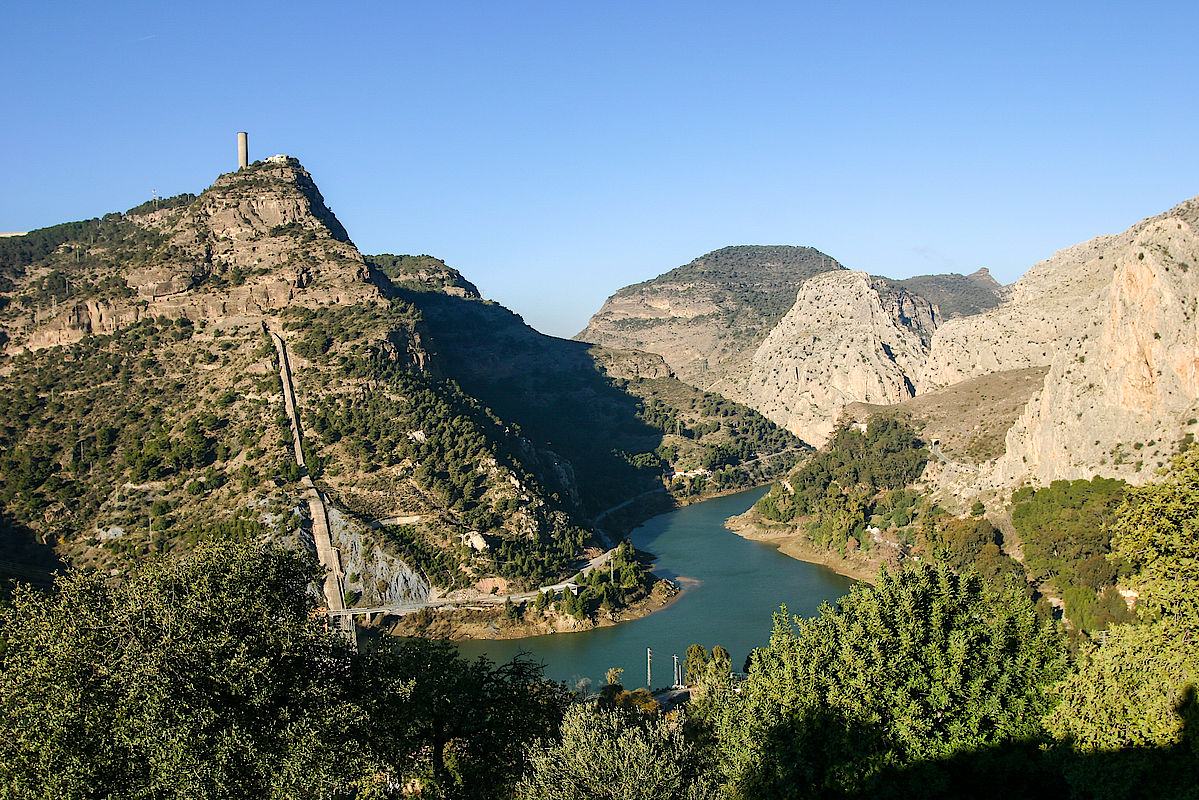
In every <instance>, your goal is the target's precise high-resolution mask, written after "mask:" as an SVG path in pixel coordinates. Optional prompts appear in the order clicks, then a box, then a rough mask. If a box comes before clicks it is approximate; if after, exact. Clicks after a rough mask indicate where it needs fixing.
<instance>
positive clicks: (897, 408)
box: [581, 199, 1199, 506]
mask: <svg viewBox="0 0 1199 800" xmlns="http://www.w3.org/2000/svg"><path fill="white" fill-rule="evenodd" d="M1197 207H1199V200H1195V199H1192V200H1188V201H1186V202H1184V203H1182V204H1180V205H1178V206H1177V207H1175V208H1174V209H1171V210H1170V211H1168V212H1166V213H1164V214H1161V215H1158V216H1155V217H1152V218H1149V219H1147V220H1144V221H1142V222H1140V223H1138V224H1136V225H1134V226H1132V227H1131V228H1129V229H1128V230H1127V231H1125V232H1123V233H1121V234H1118V235H1114V236H1100V237H1097V238H1095V239H1092V240H1090V241H1088V242H1084V243H1082V244H1079V245H1076V246H1074V247H1070V248H1067V249H1065V250H1062V251H1061V252H1059V253H1056V254H1055V255H1054V256H1053V257H1052V258H1049V259H1047V260H1045V261H1043V262H1040V263H1038V264H1036V265H1034V266H1033V267H1032V268H1031V269H1030V270H1029V271H1028V272H1027V273H1026V274H1025V275H1024V276H1023V277H1022V278H1020V280H1019V281H1017V282H1016V283H1015V284H1014V285H1012V286H1011V287H1002V286H1000V285H999V284H997V283H996V282H995V281H994V279H993V278H992V277H991V276H990V274H989V273H988V272H987V271H986V270H979V271H978V272H975V273H974V274H972V275H968V276H962V275H934V276H919V277H915V278H909V279H907V280H903V281H895V280H890V279H886V278H878V277H873V276H870V275H867V274H866V273H864V272H854V271H849V270H843V269H837V270H835V271H828V272H824V273H822V274H817V275H805V276H803V279H802V280H801V285H800V286H799V288H798V290H797V291H796V293H795V297H794V301H793V303H792V305H791V306H790V308H789V310H788V311H787V312H786V313H785V314H783V315H782V316H781V317H778V318H772V321H770V322H769V323H767V322H766V321H764V320H765V318H759V319H758V320H757V321H756V322H755V323H754V324H751V325H749V326H747V327H746V328H745V329H744V330H742V331H739V332H727V333H723V334H715V333H713V332H712V331H711V326H712V325H713V324H714V323H713V322H711V321H709V318H708V317H703V316H700V317H697V319H699V320H700V321H699V322H698V323H696V324H694V325H693V326H692V327H693V330H691V329H690V328H689V326H691V323H688V322H687V321H686V318H685V317H684V316H683V315H681V314H678V315H676V316H675V317H674V318H673V321H672V322H671V324H670V325H669V326H668V327H669V330H670V331H671V337H672V338H671V339H669V340H667V339H666V338H665V337H659V338H658V339H657V340H656V341H651V340H650V337H649V336H642V337H641V341H640V346H642V347H645V348H646V349H650V350H654V351H655V352H659V353H660V354H662V355H663V357H664V358H666V359H667V360H668V361H669V360H670V358H671V357H676V358H677V357H678V354H679V353H680V352H681V350H680V348H679V347H678V346H677V342H682V341H687V340H688V337H693V338H694V339H695V340H699V341H704V342H710V341H715V340H717V339H719V340H720V341H723V342H734V341H738V338H737V337H738V336H740V337H741V341H744V342H746V343H747V345H746V349H744V350H743V351H742V352H740V353H725V354H724V355H723V356H722V358H723V360H722V361H721V363H723V364H726V365H728V364H734V365H739V367H738V368H737V369H732V370H728V371H727V372H726V373H725V374H724V375H723V376H722V379H721V381H720V382H719V384H718V385H719V391H720V392H721V393H722V394H724V395H725V396H728V397H731V398H735V399H737V400H739V401H741V402H743V403H745V404H746V405H749V406H750V407H752V408H755V409H757V410H758V411H761V412H762V413H763V414H765V415H766V416H768V417H769V418H770V419H772V420H773V421H775V422H776V423H778V424H781V425H785V426H786V427H787V428H788V429H789V430H790V431H792V432H793V433H795V434H797V435H798V436H800V437H801V438H803V439H804V440H805V441H808V442H810V443H812V444H816V445H820V444H823V443H824V442H826V441H827V440H828V439H829V437H830V436H831V435H832V433H833V431H834V430H835V429H836V428H837V426H838V425H839V424H841V423H842V422H844V421H845V420H846V419H858V420H860V421H864V420H865V418H867V417H869V416H870V415H872V414H880V413H885V414H888V415H891V416H895V415H898V416H901V417H905V418H907V419H909V420H911V421H913V422H916V423H917V424H918V425H919V426H922V427H923V428H924V430H925V435H926V436H928V437H929V438H937V439H943V440H944V444H945V449H944V451H943V453H944V457H942V458H938V459H935V460H934V461H933V462H932V463H931V464H930V467H929V471H928V473H927V477H929V479H930V480H932V481H933V482H934V484H937V485H939V486H940V487H941V490H942V492H941V497H942V499H945V498H949V499H951V501H952V503H953V504H954V505H955V506H956V505H957V504H958V503H960V502H962V499H963V498H969V499H974V498H975V497H977V496H1000V497H1001V496H1003V495H1004V494H1005V493H1006V492H1009V491H1010V489H1011V488H1012V487H1014V486H1017V485H1020V484H1022V483H1025V482H1031V483H1046V482H1049V481H1053V480H1056V479H1059V478H1070V479H1074V478H1089V477H1091V476H1092V475H1095V474H1101V475H1106V476H1113V477H1119V478H1122V479H1124V480H1128V481H1130V482H1134V483H1142V482H1144V481H1145V480H1147V479H1149V477H1150V476H1151V475H1152V474H1153V470H1154V469H1155V468H1157V467H1160V466H1163V465H1164V464H1165V463H1166V462H1167V460H1168V458H1169V456H1170V454H1172V453H1173V452H1175V450H1176V448H1177V447H1178V444H1179V442H1180V441H1188V440H1189V439H1190V438H1192V437H1193V435H1194V434H1195V433H1196V432H1199V431H1197V429H1196V424H1197V423H1196V419H1197V418H1199V382H1197V381H1199V361H1197V359H1199V356H1197V355H1196V353H1197V352H1199V344H1197V343H1199V328H1197V326H1199V321H1197V319H1196V316H1197V315H1199V284H1197V277H1196V273H1195V272H1194V271H1192V267H1193V265H1195V264H1196V263H1197V259H1199V243H1197V241H1196V237H1195V232H1194V228H1195V225H1196V214H1197V211H1196V209H1197ZM718 252H722V251H718ZM671 274H672V273H667V274H666V275H665V276H662V277H661V278H658V279H655V280H654V281H649V282H647V283H644V284H638V285H636V286H632V287H628V288H627V289H623V290H621V291H620V292H618V293H617V294H616V295H614V296H613V298H611V299H610V300H609V301H608V303H606V304H605V307H604V308H605V310H604V311H602V312H601V314H599V315H597V316H596V318H595V319H594V320H593V323H592V325H591V326H589V327H588V330H587V331H584V333H583V334H581V336H584V337H587V338H598V333H597V331H599V330H610V329H612V328H613V327H614V325H613V322H614V320H616V319H617V311H618V310H620V309H622V308H632V306H631V305H630V304H631V303H635V302H641V303H643V304H648V301H647V300H642V298H648V297H651V296H653V293H654V292H657V293H658V294H659V295H661V294H665V289H664V288H658V284H659V282H665V279H666V277H667V276H669V275H671ZM752 274H753V272H752V269H751V271H750V272H749V273H747V276H746V279H751V278H752ZM737 278H738V276H737V275H735V274H734V275H732V276H729V277H727V278H726V281H725V283H726V284H733V283H736V281H737ZM667 285H669V284H667ZM705 292H709V293H712V296H708V295H707V294H705ZM688 302H689V303H690V307H691V308H694V309H701V308H706V307H707V306H705V305H704V304H705V303H709V305H715V303H716V296H715V293H714V292H713V290H712V289H711V287H710V286H708V287H698V286H697V287H693V289H692V291H691V293H690V294H689V296H688ZM659 305H661V303H659ZM631 315H632V312H631V311H630V312H629V313H628V314H627V316H629V317H630V318H631ZM597 320H598V321H599V322H598V323H597ZM605 326H606V327H605ZM767 326H768V327H767ZM656 327H657V324H656V325H655V327H654V328H651V330H654V329H656ZM664 327H666V326H664ZM755 342H756V343H755ZM680 375H683V376H684V377H688V378H689V379H690V380H692V382H695V380H696V372H695V371H694V370H693V371H692V372H691V373H683V372H682V371H680Z"/></svg>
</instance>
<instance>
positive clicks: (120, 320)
mask: <svg viewBox="0 0 1199 800" xmlns="http://www.w3.org/2000/svg"><path fill="white" fill-rule="evenodd" d="M123 222H124V223H126V224H128V226H129V227H130V229H131V230H134V231H136V230H139V229H141V230H144V231H147V232H149V233H150V234H152V235H153V236H154V237H157V239H159V240H161V241H162V242H163V243H162V244H160V245H159V246H158V247H157V249H155V250H154V251H153V252H151V253H142V252H138V253H137V256H138V258H139V261H138V263H137V265H136V266H131V265H130V266H127V265H125V264H122V263H120V260H119V253H115V252H114V253H111V254H110V253H107V252H106V251H104V250H102V249H101V250H99V251H98V253H99V254H101V255H105V256H106V257H108V258H112V259H113V260H114V261H115V263H114V265H113V269H114V271H115V274H114V275H113V276H112V277H114V278H116V279H117V280H119V281H120V282H122V283H124V284H125V285H126V286H127V287H128V288H129V289H130V290H132V293H133V294H134V296H133V297H127V296H123V295H122V294H120V293H118V294H110V295H108V296H102V295H101V296H96V297H90V298H88V299H86V300H82V301H77V302H73V303H72V302H64V303H57V304H55V305H54V306H53V307H51V308H44V307H43V308H41V309H40V310H37V311H35V312H34V313H32V314H30V315H28V316H27V317H25V318H19V319H16V320H13V321H11V322H9V323H7V324H6V328H7V329H8V331H9V338H10V341H9V342H8V346H7V349H8V350H9V351H10V352H13V351H19V350H22V349H29V350H35V349H38V348H42V347H50V346H56V345H61V344H69V343H71V342H76V341H78V340H79V339H81V338H82V337H84V336H87V335H89V334H98V333H112V332H114V331H116V330H118V329H120V328H122V327H124V326H126V325H130V324H133V323H136V322H138V321H140V320H143V319H147V318H156V317H162V316H165V317H167V318H170V319H177V318H181V317H186V318H188V319H190V320H192V321H193V322H198V321H200V320H223V321H229V320H230V319H231V318H240V320H239V321H240V322H243V323H244V322H254V321H256V320H257V319H260V318H261V317H262V316H264V315H270V314H273V313H276V312H278V311H279V310H281V309H283V308H285V307H287V306H290V305H297V304H298V305H308V306H319V305H346V304H357V303H367V304H370V303H377V302H381V301H382V294H381V293H380V290H379V288H378V287H377V286H376V284H375V282H374V281H373V280H372V276H371V272H370V269H369V267H368V266H367V264H366V263H365V261H364V260H363V258H362V256H361V255H360V254H359V253H358V251H357V249H356V248H355V247H354V245H353V244H352V243H351V242H350V241H349V238H348V237H347V236H346V232H345V229H344V228H343V227H342V225H341V223H340V222H338V221H337V218H336V217H335V216H333V212H332V211H330V210H329V208H328V207H327V206H326V205H325V204H324V200H323V199H322V198H321V195H320V192H319V191H317V189H316V186H315V184H313V182H312V178H311V176H309V174H308V173H307V172H306V171H305V170H304V168H303V167H301V166H300V164H299V162H298V161H296V160H295V159H287V158H285V159H283V160H281V161H272V162H264V163H260V164H256V165H254V166H251V167H249V168H247V169H244V170H241V171H239V172H234V173H229V174H227V175H222V176H220V177H219V178H218V179H217V180H216V182H215V183H213V185H212V186H211V187H210V188H209V189H208V190H207V191H205V192H204V193H203V194H201V195H200V196H199V197H197V198H196V199H195V200H194V201H192V202H191V203H189V204H186V205H183V206H180V207H178V208H173V209H169V210H164V211H158V212H154V213H150V214H141V215H129V216H127V217H125V218H124V220H123ZM104 277H108V276H104ZM125 294H128V293H125Z"/></svg>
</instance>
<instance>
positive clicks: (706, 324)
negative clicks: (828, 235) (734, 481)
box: [575, 245, 843, 392]
mask: <svg viewBox="0 0 1199 800" xmlns="http://www.w3.org/2000/svg"><path fill="white" fill-rule="evenodd" d="M840 269H843V267H842V266H841V265H840V264H838V263H837V262H836V261H835V260H834V259H832V258H829V257H828V256H826V255H825V254H824V253H821V252H820V251H818V250H814V249H812V248H810V247H788V246H753V245H743V246H738V247H726V248H723V249H721V250H716V251H714V252H711V253H708V254H707V255H704V256H701V257H699V258H697V259H695V260H694V261H692V262H691V263H690V264H686V265H684V266H681V267H678V268H676V269H673V270H671V271H669V272H667V273H665V274H663V275H659V276H658V277H657V278H654V279H653V280H650V281H645V282H644V283H638V284H635V285H633V286H627V287H625V288H624V289H621V290H620V291H619V292H617V293H616V294H614V295H612V296H611V297H609V298H608V300H607V301H606V302H605V303H604V307H603V308H601V309H600V311H599V313H597V314H596V315H595V316H593V317H592V318H591V320H590V321H589V322H588V324H587V327H586V328H585V329H584V330H583V331H582V332H581V333H579V334H578V335H577V336H575V338H576V339H579V340H581V341H585V342H592V343H593V344H599V345H603V346H604V347H609V348H612V349H616V350H643V351H646V352H650V353H657V354H658V355H660V356H661V357H662V358H663V359H665V361H666V363H667V365H669V367H670V369H671V370H672V371H673V372H674V373H675V374H676V375H678V377H679V378H680V379H681V380H684V381H686V382H687V383H690V384H692V385H693V386H698V387H700V388H706V389H715V390H717V391H721V392H725V391H726V388H727V387H726V384H727V382H728V381H729V380H730V379H732V376H741V375H743V373H744V372H745V370H746V369H747V367H748V363H747V362H748V360H749V356H750V355H751V354H752V353H753V349H754V348H755V347H756V346H757V345H758V344H759V343H761V341H762V340H763V339H764V338H765V337H766V334H767V333H768V332H769V331H770V329H771V328H773V327H774V325H775V323H777V322H778V320H779V319H780V318H781V317H782V316H783V315H784V314H785V313H786V312H787V309H788V308H790V307H791V304H792V303H793V302H794V299H795V292H796V291H797V290H798V289H799V287H800V285H801V284H802V283H803V282H804V281H805V280H806V279H808V278H810V277H812V276H813V275H818V274H820V273H821V272H826V271H829V270H840Z"/></svg>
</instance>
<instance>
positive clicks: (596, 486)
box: [0, 156, 802, 606]
mask: <svg viewBox="0 0 1199 800" xmlns="http://www.w3.org/2000/svg"><path fill="white" fill-rule="evenodd" d="M0 343H2V344H3V350H4V352H3V356H2V357H0V374H2V375H3V376H4V381H3V383H2V384H0V504H2V509H0V512H2V513H0V562H8V563H9V564H10V567H11V565H12V563H14V562H15V563H17V564H24V565H34V566H36V567H37V568H39V569H40V568H41V567H44V566H49V565H51V564H53V563H54V560H55V559H56V558H58V559H63V560H65V561H67V562H69V563H71V564H74V565H77V566H88V567H94V568H98V569H103V570H108V571H112V572H114V573H120V572H122V571H123V570H125V569H126V568H127V567H128V565H130V564H131V563H132V562H133V561H136V560H138V559H141V558H144V557H146V556H147V555H149V554H152V553H155V552H168V551H174V550H181V549H188V548H190V547H192V546H194V545H195V544H196V543H197V542H199V541H201V540H205V539H211V538H232V539H246V538H255V539H273V540H278V541H283V542H290V543H292V545H293V546H298V547H306V548H308V549H310V550H313V549H319V545H318V544H316V542H317V539H318V538H319V537H318V536H317V533H316V532H317V531H319V530H323V529H324V528H325V527H327V528H328V530H329V536H330V538H331V543H332V546H333V547H334V549H336V550H337V551H338V552H339V554H340V559H341V572H342V573H343V575H342V578H343V585H344V593H345V598H344V599H345V601H346V602H347V603H354V602H357V603H358V604H360V605H368V606H369V605H379V604H390V603H396V602H401V601H407V600H413V599H422V598H425V597H428V596H430V595H433V594H436V593H438V592H443V593H444V592H450V591H456V590H467V589H471V588H472V587H473V588H474V589H475V590H482V591H484V592H486V591H487V590H488V589H489V588H491V587H497V588H504V587H507V586H512V587H517V588H525V587H532V586H537V585H541V584H542V583H544V582H549V581H550V579H554V580H556V579H558V578H561V577H565V576H568V575H569V574H571V573H572V572H573V571H574V570H575V569H576V568H577V564H578V561H579V558H580V557H581V556H582V554H583V550H584V548H585V547H586V546H589V545H599V544H602V543H603V540H602V538H601V537H600V536H599V535H597V534H596V532H595V529H594V519H595V518H596V517H597V516H600V515H601V514H602V512H604V511H605V510H606V509H608V508H610V507H611V506H614V505H618V504H620V503H623V501H625V500H627V499H629V498H630V497H632V496H634V495H638V494H641V493H647V492H652V491H653V490H655V489H657V490H659V492H660V490H661V489H662V488H663V486H664V485H666V484H668V483H669V481H668V480H667V481H666V482H665V483H664V476H665V477H667V478H668V477H669V473H671V472H672V471H686V470H693V469H699V470H701V471H702V474H703V476H704V480H703V481H698V482H697V481H693V480H690V479H689V480H687V481H685V482H682V483H679V484H678V485H677V486H676V487H675V489H676V491H677V492H678V493H679V494H683V493H686V492H689V491H690V492H698V493H703V492H710V491H712V490H716V489H729V488H735V487H737V486H741V485H752V483H754V482H761V481H762V480H766V479H768V478H769V477H770V476H771V475H773V474H775V473H776V472H778V473H781V471H782V470H785V469H786V468H787V467H788V466H790V464H791V463H792V462H793V461H794V460H795V458H796V457H798V454H799V451H800V449H801V448H802V444H801V443H800V442H799V441H798V440H796V439H795V438H794V437H793V436H791V435H790V434H788V433H786V432H785V431H782V430H780V429H778V428H777V427H776V426H774V425H773V424H771V423H769V422H768V421H767V420H765V419H764V418H763V417H761V416H760V415H758V414H757V413H756V412H753V411H751V410H749V409H747V408H744V407H740V406H737V405H736V404H734V403H731V402H729V401H727V400H725V399H723V398H719V397H716V396H712V395H706V394H704V393H703V392H700V391H698V390H696V389H694V388H692V387H689V386H686V385H684V384H681V383H679V382H678V381H677V380H676V379H675V378H674V377H673V375H672V374H671V372H670V370H669V368H668V367H667V366H666V365H665V364H664V363H663V362H662V361H661V359H659V358H657V357H656V356H651V355H648V354H644V353H632V352H615V351H610V350H605V349H603V348H597V347H594V346H591V345H586V344H582V343H578V342H572V341H566V340H561V339H554V338H552V337H546V336H542V335H541V334H538V333H537V332H535V331H533V330H532V329H531V328H528V326H526V325H524V323H523V322H522V321H521V320H520V319H519V317H516V316H515V315H514V314H512V313H511V312H509V311H507V310H506V309H504V308H502V307H501V306H498V305H496V304H494V303H491V302H489V301H486V300H484V299H482V298H481V297H480V296H479V293H478V291H477V289H476V288H475V287H474V285H473V284H471V283H470V282H469V281H468V280H466V278H464V277H463V276H462V275H461V274H460V273H458V272H457V271H456V270H454V269H453V268H452V267H449V266H448V265H446V264H445V263H444V262H442V261H440V260H439V259H436V258H434V257H432V256H427V255H420V256H409V255H391V254H383V255H369V256H364V255H362V254H361V253H359V251H358V250H357V248H355V246H354V245H353V243H352V242H351V241H350V239H349V237H348V235H347V232H346V231H345V229H344V227H342V225H341V223H340V222H338V220H337V219H336V217H335V216H334V215H333V213H332V212H331V211H330V210H329V208H328V207H327V206H326V205H325V203H324V200H323V198H322V197H321V195H320V192H319V190H318V189H317V187H316V185H315V184H314V182H313V181H312V178H311V176H310V175H309V174H308V173H307V172H306V171H305V170H304V169H303V167H302V166H301V165H300V164H299V162H298V161H296V160H295V159H292V158H288V157H283V156H279V157H275V158H272V159H268V160H267V161H265V162H258V163H255V164H253V165H251V166H250V167H248V168H245V169H242V170H240V171H238V172H236V173H231V174H228V175H222V176H220V177H219V178H218V179H217V180H216V182H215V183H214V184H213V185H212V186H211V187H210V188H209V189H207V190H206V191H204V192H203V193H201V194H200V195H199V196H194V195H181V196H180V197H177V198H170V199H168V200H164V201H158V202H156V203H150V204H144V205H143V206H139V207H137V208H135V209H131V210H130V211H128V212H126V213H124V214H119V213H114V214H109V215H106V216H105V217H103V218H100V219H94V220H87V221H82V222H75V223H66V224H64V225H59V226H54V227H52V228H47V229H43V230H39V231H32V232H30V233H28V234H26V235H24V236H19V237H10V238H5V239H2V240H0ZM281 364H286V365H287V366H288V367H289V368H288V369H284V370H282V371H281ZM281 378H289V381H288V383H290V384H293V385H294V398H295V403H294V406H295V417H296V419H297V421H298V423H299V428H300V431H301V434H300V435H301V437H302V438H301V443H300V444H299V445H296V446H294V447H293V431H292V425H291V407H290V406H289V404H288V403H287V402H285V395H286V393H287V392H286V391H285V389H287V386H286V385H285V384H284V382H283V381H282V380H281ZM668 428H669V433H668V432H667V429H668ZM297 454H302V456H303V466H301V465H300V464H299V463H298V461H297ZM742 462H746V463H742ZM316 489H319V494H318V495H317V496H319V497H322V498H324V499H326V500H327V503H325V505H324V507H318V506H316V505H313V503H312V502H311V499H312V497H313V496H314V492H315V491H316ZM326 517H327V526H326V519H325V518H326Z"/></svg>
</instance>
